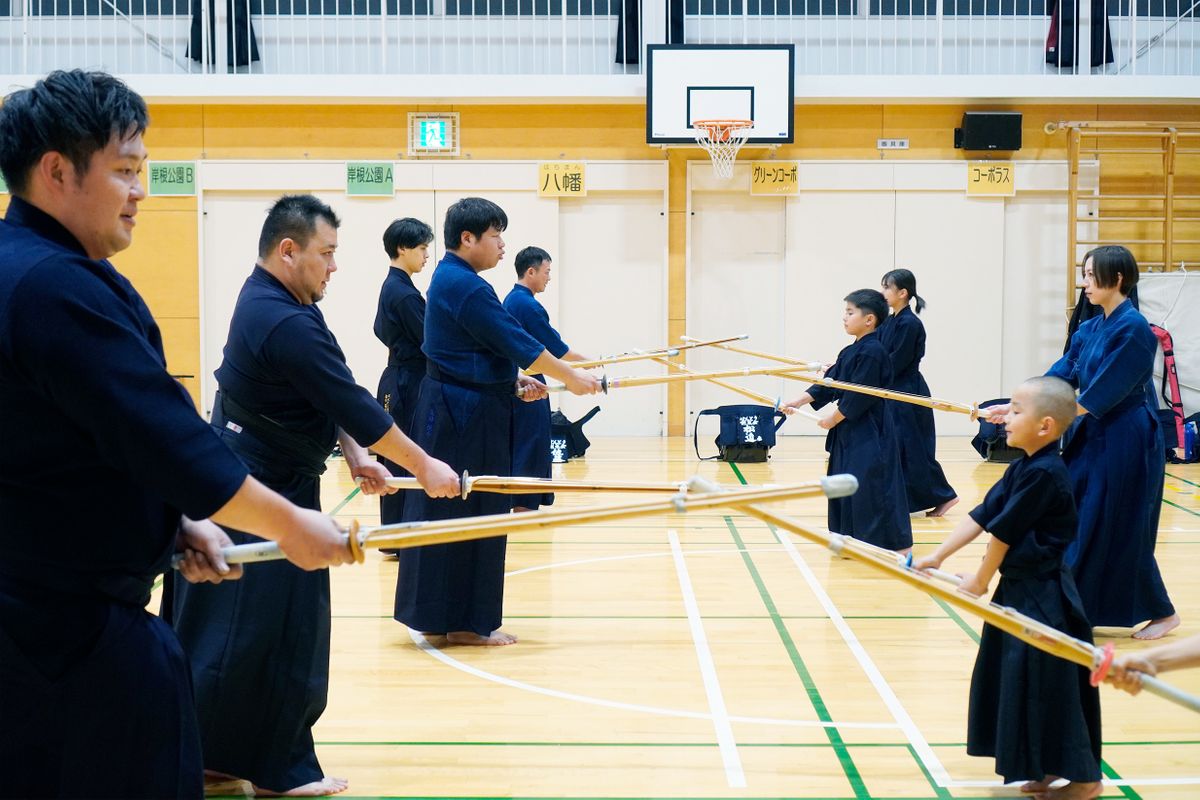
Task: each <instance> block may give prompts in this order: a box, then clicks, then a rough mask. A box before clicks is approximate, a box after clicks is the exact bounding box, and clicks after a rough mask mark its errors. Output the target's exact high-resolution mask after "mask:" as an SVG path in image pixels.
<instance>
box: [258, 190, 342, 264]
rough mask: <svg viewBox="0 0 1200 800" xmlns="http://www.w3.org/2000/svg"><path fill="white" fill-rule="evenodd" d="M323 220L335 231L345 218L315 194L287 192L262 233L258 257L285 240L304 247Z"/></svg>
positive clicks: (270, 213) (269, 213) (275, 206)
mask: <svg viewBox="0 0 1200 800" xmlns="http://www.w3.org/2000/svg"><path fill="white" fill-rule="evenodd" d="M318 219H323V220H325V221H326V222H327V223H329V225H330V226H331V227H332V228H334V229H335V230H336V229H337V227H338V226H339V225H341V224H342V221H341V220H340V219H338V216H337V214H335V213H333V209H332V208H330V207H329V206H328V205H326V204H325V203H323V202H321V201H320V200H318V199H317V198H315V197H313V196H312V195H311V194H285V195H284V196H283V197H281V198H279V199H278V200H276V201H275V205H273V206H271V210H270V211H268V212H267V218H266V220H264V221H263V226H262V233H260V234H259V235H258V257H259V258H266V257H267V255H268V254H270V252H271V251H272V250H274V249H275V248H276V247H278V246H279V243H280V242H282V241H283V240H284V239H291V240H292V241H293V242H295V243H296V244H298V245H300V246H301V247H304V246H305V245H307V244H308V240H309V239H310V238H311V237H312V235H313V234H314V233H316V230H317V220H318Z"/></svg>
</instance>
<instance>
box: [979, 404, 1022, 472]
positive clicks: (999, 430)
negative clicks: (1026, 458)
mask: <svg viewBox="0 0 1200 800" xmlns="http://www.w3.org/2000/svg"><path fill="white" fill-rule="evenodd" d="M1007 402H1009V399H1008V398H1007V397H998V398H996V399H995V400H986V401H984V402H982V403H980V404H979V408H980V410H982V409H985V408H988V407H989V406H998V405H1001V404H1002V403H1007ZM971 447H974V448H975V450H976V452H978V453H979V455H981V456H983V458H984V460H985V461H996V462H999V463H1001V464H1007V463H1008V462H1010V461H1016V460H1017V459H1018V458H1020V457H1021V456H1023V455H1025V453H1024V452H1023V451H1022V450H1019V449H1017V448H1016V447H1009V446H1008V443H1007V442H1006V441H1005V438H1004V423H1003V422H1001V423H1000V424H998V425H997V424H995V423H992V422H988V421H987V420H986V419H984V418H983V417H980V418H979V433H977V434H975V438H974V439H972V440H971Z"/></svg>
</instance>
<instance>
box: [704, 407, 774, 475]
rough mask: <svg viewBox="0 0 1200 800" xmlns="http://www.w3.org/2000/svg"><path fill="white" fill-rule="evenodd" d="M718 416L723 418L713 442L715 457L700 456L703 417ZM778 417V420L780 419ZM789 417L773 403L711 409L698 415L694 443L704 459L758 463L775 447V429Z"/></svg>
mask: <svg viewBox="0 0 1200 800" xmlns="http://www.w3.org/2000/svg"><path fill="white" fill-rule="evenodd" d="M708 416H716V417H719V418H720V420H721V432H720V433H719V434H717V438H716V439H714V440H713V442H714V443H715V444H716V445H717V454H716V455H715V456H702V455H700V440H699V431H700V418H701V417H708ZM777 418H778V419H777ZM786 419H787V416H786V415H784V414H783V413H782V412H780V411H776V410H775V409H773V408H771V407H770V406H756V405H738V406H720V407H719V408H709V409H705V410H704V411H701V412H700V413H699V414H697V415H696V424H695V426H694V427H693V428H692V446H693V447H695V448H696V458H699V459H700V460H701V461H711V460H712V459H720V460H721V461H733V462H736V463H738V464H759V463H762V462H763V461H766V460H767V457H768V456H769V455H770V453H771V448H772V447H774V446H775V431H777V430H779V426H780V425H782V424H783V421H784V420H786Z"/></svg>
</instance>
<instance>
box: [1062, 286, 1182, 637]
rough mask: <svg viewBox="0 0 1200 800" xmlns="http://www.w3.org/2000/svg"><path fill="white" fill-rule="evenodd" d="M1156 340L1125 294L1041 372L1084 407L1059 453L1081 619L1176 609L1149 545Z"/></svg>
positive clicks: (1124, 621) (1157, 473)
mask: <svg viewBox="0 0 1200 800" xmlns="http://www.w3.org/2000/svg"><path fill="white" fill-rule="evenodd" d="M1157 348H1158V342H1157V339H1155V337H1154V333H1153V332H1152V331H1151V330H1150V325H1149V323H1147V322H1146V318H1145V317H1143V316H1142V315H1141V313H1139V312H1138V311H1137V309H1135V308H1134V307H1133V305H1132V304H1131V303H1130V302H1129V300H1125V301H1124V302H1123V303H1121V304H1120V305H1119V306H1117V307H1116V308H1115V309H1114V310H1113V312H1112V314H1110V315H1109V316H1108V317H1103V316H1099V317H1093V318H1092V319H1090V320H1088V321H1087V322H1085V323H1083V324H1082V325H1081V326H1080V327H1079V330H1077V331H1076V332H1075V334H1074V336H1072V337H1071V346H1070V349H1069V350H1068V351H1067V354H1066V355H1065V356H1063V357H1062V358H1061V359H1059V360H1058V362H1057V363H1055V364H1054V366H1053V367H1051V368H1050V370H1049V372H1047V373H1046V374H1047V375H1054V376H1056V377H1059V378H1063V379H1064V380H1066V381H1069V382H1070V383H1071V385H1072V386H1075V387H1076V388H1077V389H1079V404H1080V405H1081V406H1083V407H1084V408H1086V409H1087V410H1088V413H1087V414H1085V415H1082V416H1080V417H1078V418H1077V419H1076V421H1075V424H1074V425H1073V426H1072V427H1071V429H1070V430H1069V431H1068V432H1067V435H1066V437H1065V441H1066V444H1065V446H1064V448H1063V460H1064V461H1066V462H1067V467H1068V469H1069V470H1070V472H1071V480H1072V483H1073V485H1074V489H1075V502H1076V503H1077V504H1078V506H1079V536H1078V537H1077V538H1076V540H1075V542H1074V543H1073V544H1072V545H1071V547H1070V548H1069V549H1068V550H1067V554H1066V561H1067V564H1068V565H1069V566H1070V567H1071V569H1072V571H1073V572H1074V575H1075V583H1076V584H1077V585H1078V587H1079V595H1080V597H1082V598H1083V608H1084V611H1086V612H1087V616H1088V620H1090V621H1091V623H1092V624H1093V625H1097V626H1117V627H1132V626H1134V625H1137V624H1139V623H1141V622H1143V621H1145V620H1148V619H1162V618H1163V617H1169V616H1171V615H1172V614H1174V613H1175V607H1174V606H1173V605H1172V604H1171V600H1170V598H1169V597H1168V596H1167V587H1166V586H1165V585H1164V584H1163V579H1162V575H1161V573H1160V572H1159V570H1158V563H1157V562H1156V561H1155V560H1154V545H1155V542H1156V541H1157V538H1158V518H1159V513H1160V511H1161V509H1162V497H1163V452H1164V450H1163V436H1162V429H1161V428H1160V426H1159V423H1158V415H1157V413H1156V411H1155V407H1154V405H1153V401H1152V394H1151V392H1150V391H1148V389H1147V384H1148V382H1149V381H1150V378H1151V373H1152V370H1153V367H1154V354H1155V352H1156V350H1157Z"/></svg>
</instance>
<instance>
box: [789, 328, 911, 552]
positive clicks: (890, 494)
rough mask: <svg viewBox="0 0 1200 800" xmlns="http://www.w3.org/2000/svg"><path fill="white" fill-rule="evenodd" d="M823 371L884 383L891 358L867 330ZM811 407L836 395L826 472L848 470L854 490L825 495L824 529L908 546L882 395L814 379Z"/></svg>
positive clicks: (900, 487)
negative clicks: (837, 414) (838, 414)
mask: <svg viewBox="0 0 1200 800" xmlns="http://www.w3.org/2000/svg"><path fill="white" fill-rule="evenodd" d="M825 376H826V377H828V378H832V379H834V380H839V381H845V382H847V383H861V384H864V385H866V386H879V387H883V386H887V385H889V383H890V382H891V379H892V367H891V359H890V358H889V357H888V354H887V351H886V350H884V349H883V345H882V344H881V343H880V341H879V336H878V335H877V334H874V333H868V334H866V335H865V336H863V337H861V338H860V339H859V340H858V341H856V342H854V343H853V344H851V345H850V346H848V347H846V348H845V349H843V350H842V352H840V353H838V357H837V361H836V362H835V363H834V365H833V366H832V367H830V368H829V371H828V372H826V373H825ZM808 394H809V395H810V396H811V397H812V398H813V402H812V406H813V408H816V409H820V408H821V407H823V406H824V405H825V404H827V403H831V402H834V401H836V402H837V404H838V410H839V411H841V412H842V414H843V415H844V416H845V417H846V419H845V420H843V421H842V422H840V423H839V424H837V425H835V426H834V427H833V429H832V430H830V431H829V432H828V434H826V436H825V450H826V451H827V452H828V453H829V468H828V471H827V474H829V475H837V474H840V473H850V474H851V475H853V476H854V477H855V478H857V479H858V491H857V492H855V493H854V494H852V495H850V496H849V497H840V498H836V499H831V500H830V501H829V530H831V531H833V532H834V533H842V534H845V535H847V536H853V537H854V538H855V539H861V540H862V541H864V542H870V543H871V544H873V545H876V546H878V547H883V548H886V549H888V550H904V549H905V548H908V547H912V523H911V522H910V520H909V518H908V500H907V497H906V496H905V493H904V476H903V475H902V474H901V472H900V454H899V451H898V449H897V447H896V437H895V434H894V432H893V430H892V419H891V416H890V415H889V414H888V413H887V408H886V406H885V404H884V401H883V400H881V399H880V398H878V397H873V396H871V395H867V394H861V393H858V392H843V391H840V390H838V389H831V388H829V387H827V386H821V385H819V384H814V385H813V386H810V387H808Z"/></svg>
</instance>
